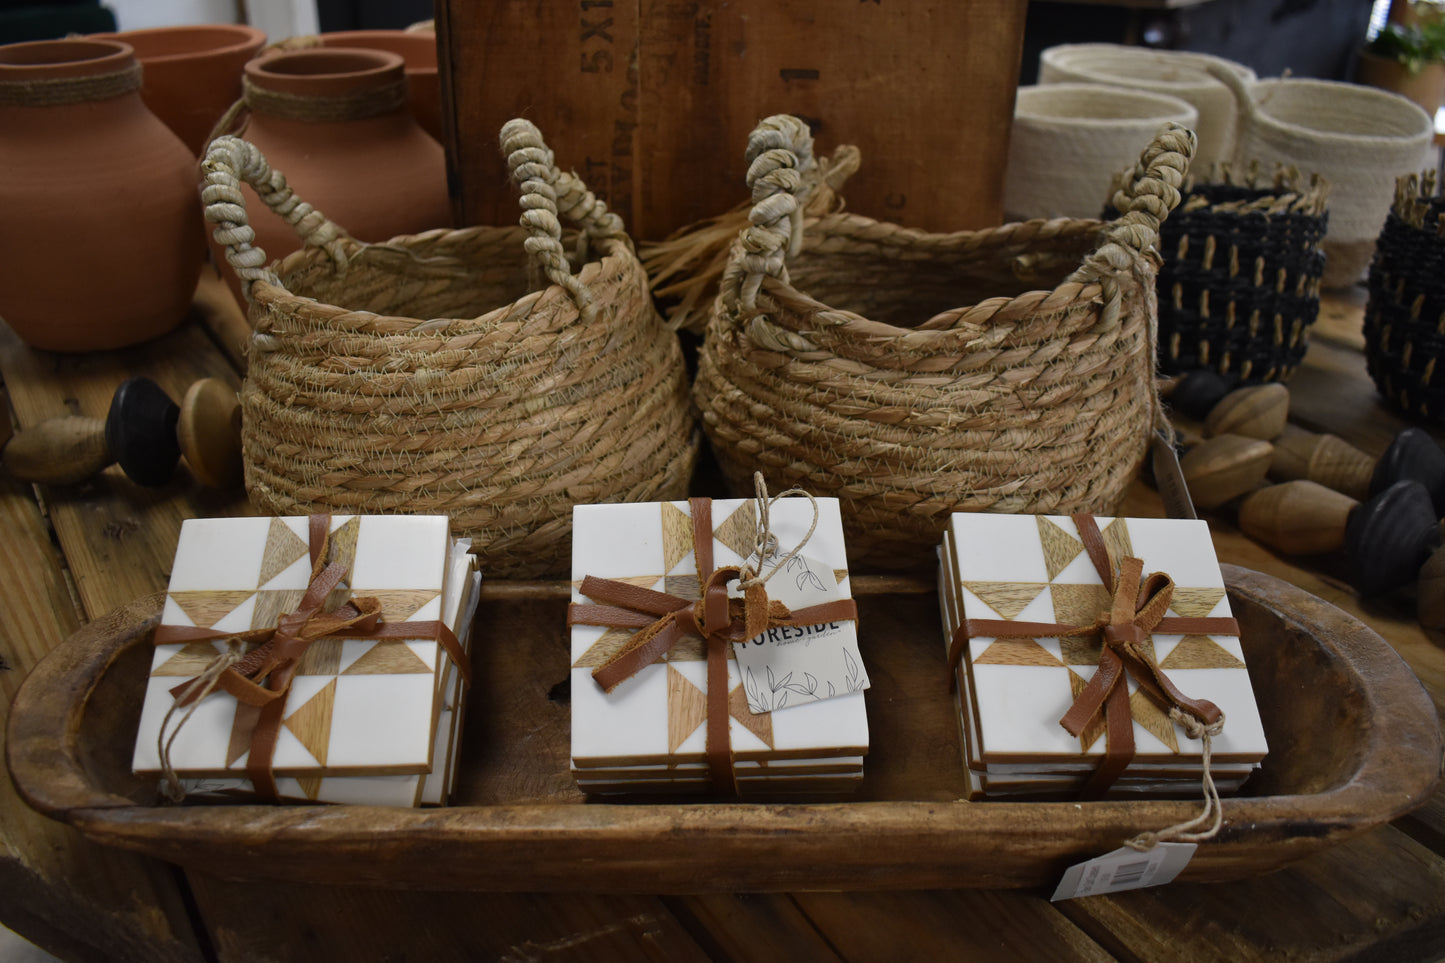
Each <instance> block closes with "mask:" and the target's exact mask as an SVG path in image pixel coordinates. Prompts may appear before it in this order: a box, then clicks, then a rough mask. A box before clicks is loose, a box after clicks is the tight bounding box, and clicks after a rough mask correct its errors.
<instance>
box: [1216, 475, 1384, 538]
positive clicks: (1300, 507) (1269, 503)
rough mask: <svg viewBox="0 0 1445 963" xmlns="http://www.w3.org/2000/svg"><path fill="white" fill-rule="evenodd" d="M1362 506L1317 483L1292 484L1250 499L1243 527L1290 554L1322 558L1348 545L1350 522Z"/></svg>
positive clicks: (1243, 505)
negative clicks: (1348, 524)
mask: <svg viewBox="0 0 1445 963" xmlns="http://www.w3.org/2000/svg"><path fill="white" fill-rule="evenodd" d="M1359 504H1360V503H1359V502H1358V501H1356V500H1355V499H1353V498H1351V497H1349V496H1348V495H1343V494H1341V493H1340V492H1337V491H1335V490H1334V489H1331V488H1326V487H1325V486H1324V485H1321V484H1319V483H1317V482H1312V481H1307V480H1303V479H1300V480H1296V481H1288V482H1285V483H1283V484H1281V485H1270V486H1269V487H1268V488H1261V489H1259V490H1258V491H1256V492H1253V493H1251V494H1250V495H1249V496H1248V497H1246V498H1245V499H1244V501H1243V502H1241V503H1240V506H1239V528H1240V530H1241V531H1243V532H1244V534H1246V535H1248V536H1249V537H1250V538H1252V539H1254V540H1255V541H1258V542H1263V543H1264V544H1266V545H1268V546H1269V547H1271V548H1274V549H1278V550H1279V551H1281V552H1284V553H1285V554H1286V555H1318V554H1321V553H1323V552H1332V551H1334V550H1336V549H1338V548H1341V547H1343V546H1344V544H1345V526H1346V523H1347V522H1348V521H1349V517H1350V512H1352V511H1354V510H1355V508H1356V507H1357V506H1358V505H1359Z"/></svg>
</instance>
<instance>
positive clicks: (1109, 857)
mask: <svg viewBox="0 0 1445 963" xmlns="http://www.w3.org/2000/svg"><path fill="white" fill-rule="evenodd" d="M1197 848H1198V846H1197V845H1196V844H1195V843H1157V844H1155V846H1154V848H1152V849H1146V850H1144V851H1143V852H1139V851H1138V850H1137V849H1130V848H1129V847H1127V846H1120V847H1119V848H1118V849H1116V850H1114V851H1113V852H1112V853H1105V854H1104V855H1103V856H1096V857H1094V858H1093V859H1091V860H1088V861H1087V862H1083V863H1077V864H1075V865H1073V866H1070V867H1069V868H1068V869H1067V870H1065V871H1064V878H1063V879H1061V880H1060V881H1059V886H1058V888H1057V889H1055V890H1054V895H1053V896H1051V897H1050V899H1051V900H1061V899H1074V898H1075V897H1078V896H1099V895H1102V894H1105V893H1122V892H1124V891H1125V890H1128V889H1143V888H1144V887H1146V886H1163V885H1164V884H1165V883H1167V882H1169V881H1171V880H1172V879H1174V877H1176V876H1178V875H1179V874H1180V873H1181V872H1183V871H1184V867H1185V866H1188V865H1189V860H1190V857H1192V856H1193V855H1194V850H1195V849H1197Z"/></svg>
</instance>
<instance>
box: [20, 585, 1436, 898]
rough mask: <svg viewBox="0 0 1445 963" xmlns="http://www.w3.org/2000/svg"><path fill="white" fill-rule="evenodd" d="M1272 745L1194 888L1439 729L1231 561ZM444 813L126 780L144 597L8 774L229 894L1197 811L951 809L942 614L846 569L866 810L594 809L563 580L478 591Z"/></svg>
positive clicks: (647, 880)
mask: <svg viewBox="0 0 1445 963" xmlns="http://www.w3.org/2000/svg"><path fill="white" fill-rule="evenodd" d="M1223 568H1224V575H1225V581H1226V583H1227V585H1228V586H1229V595H1230V604H1231V606H1232V607H1233V609H1234V613H1235V616H1236V618H1237V619H1238V620H1239V622H1240V625H1241V627H1242V629H1243V634H1242V639H1243V644H1244V648H1245V652H1246V656H1247V659H1248V662H1249V665H1250V669H1251V677H1252V679H1253V682H1254V686H1255V692H1256V695H1257V697H1258V701H1259V706H1260V712H1261V715H1262V717H1263V720H1264V725H1265V731H1266V732H1267V734H1268V736H1269V739H1270V744H1271V747H1272V751H1271V754H1270V756H1269V758H1268V759H1267V760H1266V761H1265V764H1264V767H1263V769H1262V770H1261V771H1260V772H1259V773H1257V774H1256V776H1255V777H1254V778H1253V779H1252V780H1251V782H1250V784H1249V785H1248V786H1247V795H1245V796H1243V797H1235V798H1229V799H1227V800H1226V801H1225V809H1224V813H1225V820H1226V821H1225V824H1224V828H1223V830H1222V831H1221V833H1220V835H1219V836H1218V837H1217V838H1216V839H1215V840H1213V841H1211V842H1208V843H1206V844H1203V845H1202V846H1201V847H1200V848H1199V851H1198V852H1197V853H1196V854H1195V856H1194V859H1193V861H1192V862H1191V863H1190V865H1189V867H1188V868H1187V869H1186V871H1185V873H1184V877H1183V878H1185V879H1192V880H1225V879H1232V878H1238V877H1243V876H1249V875H1254V874H1258V873H1263V872H1268V871H1270V870H1274V869H1277V868H1279V867H1280V866H1283V865H1284V864H1286V863H1288V862H1291V861H1293V860H1296V859H1299V858H1301V857H1303V856H1306V855H1309V854H1310V853H1312V852H1315V851H1317V850H1319V849H1322V848H1324V847H1328V846H1331V845H1334V844H1336V843H1338V842H1341V841H1343V840H1345V839H1347V838H1349V837H1351V836H1353V835H1356V834H1358V833H1361V832H1364V831H1366V830H1368V829H1370V828H1371V827H1374V826H1377V825H1380V824H1382V823H1385V822H1388V821H1389V820H1391V819H1394V818H1395V817H1397V816H1399V815H1401V814H1403V813H1405V812H1408V811H1410V810H1411V809H1413V808H1415V807H1417V806H1419V805H1421V804H1422V803H1423V802H1425V800H1426V798H1427V797H1428V796H1429V795H1430V793H1431V791H1432V789H1433V787H1434V785H1435V783H1436V780H1437V779H1438V778H1439V776H1440V771H1441V758H1442V746H1441V733H1440V727H1439V723H1438V720H1437V719H1436V715H1435V710H1434V707H1433V705H1432V704H1431V702H1430V699H1429V698H1428V697H1427V695H1426V693H1425V691H1424V689H1423V687H1422V686H1421V685H1420V683H1419V681H1418V680H1417V679H1416V678H1415V676H1414V675H1413V674H1412V673H1411V671H1410V669H1409V668H1408V667H1407V666H1406V665H1405V664H1404V662H1402V661H1401V660H1400V658H1399V657H1398V656H1397V655H1396V654H1395V652H1394V651H1393V650H1392V649H1391V648H1390V647H1389V645H1388V644H1386V642H1385V641H1384V640H1383V639H1381V638H1380V636H1379V635H1377V634H1375V633H1374V632H1373V631H1371V630H1370V629H1368V628H1366V627H1365V626H1364V625H1362V624H1361V623H1360V622H1359V621H1357V620H1355V619H1354V618H1352V617H1351V616H1349V615H1347V614H1345V613H1344V612H1342V611H1340V610H1339V609H1337V608H1335V607H1333V606H1331V605H1329V604H1328V603H1326V602H1324V601H1322V600H1320V599H1318V598H1316V597H1314V596H1312V595H1309V594H1308V593H1306V592H1304V591H1302V590H1301V589H1298V588H1295V587H1294V586H1292V585H1289V584H1288V583H1286V582H1283V581H1280V580H1279V579H1276V578H1273V577H1271V576H1267V575H1262V574H1260V573H1257V572H1252V571H1249V570H1247V569H1242V568H1238V567H1236V566H1231V565H1225V566H1224V567H1223ZM483 588H484V591H483V596H482V604H481V610H480V612H479V614H478V622H477V625H476V631H477V632H478V633H479V634H478V636H477V638H476V642H475V645H474V651H475V653H476V654H475V655H474V656H473V658H474V660H475V665H476V677H477V684H476V686H475V687H474V689H473V690H472V692H471V693H470V696H469V702H468V718H467V722H466V728H465V732H464V735H463V742H462V747H461V776H460V780H459V785H458V789H457V801H456V805H454V806H453V807H451V808H446V809H432V810H410V809H389V808H382V807H359V806H358V807H340V806H336V807H330V806H292V807H268V806H245V805H243V806H201V805H190V806H164V805H158V804H156V802H155V798H156V797H155V792H154V785H153V783H152V782H150V781H142V780H139V779H137V778H136V777H134V776H132V775H131V774H130V772H129V765H130V758H131V749H132V744H133V742H134V738H135V731H136V725H137V720H138V716H139V710H140V697H139V694H140V693H141V691H142V689H143V682H144V677H145V673H146V671H147V670H148V667H149V664H150V651H151V649H150V639H151V631H152V629H153V628H154V626H155V624H156V621H157V619H158V617H159V612H160V598H159V596H153V597H150V598H147V599H143V600H140V601H138V602H135V603H133V604H131V605H129V606H125V607H123V608H121V609H119V610H117V611H116V612H114V613H112V614H111V615H110V616H108V617H106V618H104V619H101V620H98V621H96V622H93V623H91V624H90V625H88V626H87V627H85V628H84V629H82V630H81V631H79V632H77V633H76V634H75V635H74V636H72V637H71V638H70V639H69V640H68V641H67V642H65V643H64V644H62V645H61V646H60V647H58V648H57V649H56V650H55V651H54V652H53V653H52V654H51V655H50V656H49V657H48V658H46V659H45V660H44V661H43V662H42V663H41V664H40V665H39V666H37V667H36V669H35V670H34V671H33V672H32V673H31V675H30V677H29V678H28V679H27V680H26V682H25V684H24V686H23V687H22V688H21V690H20V692H19V694H18V695H17V697H16V699H15V702H14V705H13V707H12V709H11V714H10V724H9V730H8V734H7V735H8V738H7V741H8V750H9V752H8V758H9V765H10V771H11V774H12V776H13V778H14V781H15V785H16V786H17V787H18V789H19V791H20V793H21V794H22V795H23V796H24V797H25V799H26V801H27V802H28V803H29V804H30V805H31V806H33V807H34V808H35V809H37V810H39V811H40V812H42V813H44V814H46V815H47V816H50V817H51V818H53V819H56V820H59V821H61V822H64V823H68V824H70V825H72V826H74V827H76V828H77V829H79V830H80V831H81V832H82V833H84V834H85V835H86V836H88V837H90V838H91V839H93V840H96V841H98V842H101V843H105V844H109V845H114V846H119V847H123V848H126V849H133V850H138V851H140V852H144V853H148V854H151V855H154V856H158V857H160V858H162V859H166V860H170V861H172V862H175V863H179V864H182V865H184V866H187V867H191V868H195V869H198V870H202V871H204V872H207V873H212V874H217V875H220V876H224V877H228V878H236V879H284V880H287V881H290V882H293V883H294V882H312V883H323V884H359V885H375V886H384V887H389V888H421V889H452V890H455V889H477V890H508V891H538V890H554V891H581V890H594V891H603V890H605V891H609V892H644V893H702V892H740V891H772V890H776V891H800V890H819V889H830V890H876V889H923V888H954V887H1018V886H1033V885H1037V884H1044V883H1050V882H1053V881H1055V880H1056V879H1057V878H1058V876H1059V874H1060V873H1061V872H1062V871H1063V869H1064V868H1065V867H1066V866H1067V865H1069V864H1070V863H1073V862H1077V861H1079V860H1081V859H1084V858H1087V857H1089V856H1094V855H1098V854H1100V853H1103V852H1107V851H1109V850H1112V849H1114V848H1115V847H1117V846H1118V845H1119V844H1120V843H1121V842H1122V841H1123V840H1124V839H1125V838H1127V837H1129V836H1131V835H1133V834H1134V833H1136V832H1138V831H1140V830H1144V829H1159V828H1162V827H1164V826H1167V825H1170V824H1173V823H1176V822H1178V821H1180V820H1182V819H1185V818H1187V817H1189V816H1192V815H1193V814H1194V813H1195V812H1197V810H1198V808H1199V805H1200V804H1199V801H1198V800H1190V801H1183V800H1181V801H1139V802H1112V801H1111V802H1091V803H1030V802H981V803H969V802H963V801H959V800H960V797H961V796H962V795H963V783H964V780H963V776H962V772H961V768H960V767H961V765H962V764H961V762H960V757H959V749H958V729H957V723H956V720H955V718H954V715H953V712H954V710H953V707H952V704H951V699H950V696H949V693H948V690H947V683H946V679H947V672H946V670H945V668H944V658H943V648H944V646H943V641H942V638H941V635H940V629H939V620H938V608H937V603H938V599H937V596H936V594H935V593H934V591H933V590H932V587H931V586H930V585H928V584H926V583H924V582H922V581H918V580H911V579H899V578H887V577H877V576H858V577H857V578H856V579H855V581H854V592H855V594H856V595H857V596H858V598H859V610H860V620H861V628H860V640H861V641H862V645H863V654H864V658H865V660H866V661H867V663H868V672H869V675H870V677H871V678H872V682H873V687H872V689H870V690H869V692H868V696H867V699H868V713H869V720H870V726H871V729H872V744H873V745H872V751H871V752H870V753H869V756H868V759H867V764H866V769H867V776H866V778H865V781H864V786H863V789H862V791H861V793H860V794H859V796H858V797H856V798H852V799H849V800H847V801H841V802H823V803H809V804H797V803H754V802H749V803H735V802H726V801H716V800H710V801H698V800H696V799H692V798H669V799H658V800H640V801H639V800H629V801H627V802H596V801H588V800H587V799H586V797H584V796H583V795H581V794H580V793H578V792H577V790H576V789H575V788H574V787H573V785H572V781H571V777H570V776H569V774H568V749H569V731H568V707H567V697H568V693H567V691H566V690H567V681H566V680H567V678H568V666H567V651H568V644H567V634H566V626H565V618H564V616H565V607H566V604H567V598H568V592H569V587H568V585H567V584H566V583H564V582H557V583H520V582H513V583H504V582H494V583H490V584H487V585H484V587H483Z"/></svg>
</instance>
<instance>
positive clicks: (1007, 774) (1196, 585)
mask: <svg viewBox="0 0 1445 963" xmlns="http://www.w3.org/2000/svg"><path fill="white" fill-rule="evenodd" d="M1085 524H1087V522H1086V523H1085ZM1093 524H1094V525H1095V526H1096V527H1097V530H1098V531H1099V533H1100V534H1101V535H1102V538H1103V544H1104V545H1105V546H1107V551H1108V559H1109V560H1110V561H1111V562H1112V564H1113V568H1114V570H1115V571H1116V572H1117V570H1118V568H1119V564H1120V561H1121V560H1122V559H1124V558H1126V557H1129V556H1133V557H1135V558H1138V559H1141V560H1142V562H1143V568H1142V570H1143V573H1144V575H1145V577H1146V579H1147V576H1148V575H1149V574H1150V573H1155V572H1160V573H1164V574H1167V575H1168V576H1169V577H1170V578H1171V579H1172V580H1173V583H1174V588H1173V594H1172V600H1171V601H1170V603H1169V608H1168V611H1167V613H1165V614H1166V616H1167V617H1170V618H1174V617H1189V618H1210V619H1227V618H1228V617H1229V615H1230V612H1229V601H1228V599H1227V598H1226V595H1225V588H1224V580H1223V577H1222V575H1221V573H1220V571H1219V564H1218V562H1217V560H1216V558H1215V554H1214V545H1213V543H1212V541H1211V540H1210V537H1209V529H1208V526H1207V525H1206V523H1205V522H1203V521H1192V520H1179V519H1155V518H1147V519H1139V518H1129V519H1124V518H1104V517H1100V518H1095V519H1093ZM939 554H940V561H941V564H940V566H939V598H940V606H941V610H942V620H943V626H944V638H945V643H946V644H949V645H953V644H954V643H955V634H956V633H957V632H958V630H959V627H960V625H961V624H962V623H963V622H964V620H988V621H999V620H1002V621H1008V622H1018V623H1047V624H1035V625H1033V626H1032V627H1030V629H1028V630H1027V631H1021V632H1020V633H1019V634H1018V635H1005V634H1003V633H1000V634H999V635H998V636H996V637H990V636H988V635H984V634H982V633H977V634H974V635H973V637H970V638H968V639H967V641H966V642H963V643H962V645H961V647H959V648H958V649H957V656H958V662H957V665H956V667H955V668H954V670H953V682H954V684H955V693H956V705H957V707H958V713H959V725H960V730H961V735H962V739H961V743H962V748H963V757H964V765H965V769H966V772H967V775H968V777H969V790H970V798H972V799H981V798H989V797H1019V796H1029V797H1038V798H1077V797H1079V795H1080V793H1081V792H1083V791H1084V789H1085V786H1086V783H1088V781H1089V778H1090V776H1091V775H1092V774H1093V773H1094V771H1095V770H1096V769H1097V768H1098V767H1099V765H1100V763H1101V761H1102V760H1103V757H1104V754H1105V748H1106V744H1107V742H1108V738H1107V736H1106V726H1105V721H1104V720H1105V714H1104V713H1103V712H1102V711H1101V712H1100V713H1099V714H1098V715H1097V716H1095V717H1094V718H1092V719H1091V720H1090V722H1089V724H1088V725H1087V726H1086V727H1084V728H1083V729H1082V731H1081V732H1080V733H1079V735H1078V736H1074V735H1071V734H1070V733H1069V732H1068V731H1067V730H1065V728H1064V727H1063V726H1062V725H1060V720H1061V719H1062V718H1063V717H1064V716H1065V714H1066V713H1068V712H1069V711H1070V708H1071V707H1072V706H1073V704H1074V702H1075V700H1076V699H1077V698H1078V697H1079V695H1080V693H1081V692H1083V691H1084V690H1085V687H1086V685H1087V683H1088V682H1089V680H1090V679H1092V678H1093V676H1094V674H1095V672H1096V671H1097V669H1098V666H1099V661H1100V658H1101V649H1102V644H1101V642H1100V633H1099V632H1097V631H1096V632H1094V633H1092V634H1090V635H1084V636H1076V637H1068V636H1064V637H1060V636H1058V635H1053V636H1051V635H1048V634H1046V633H1045V632H1044V631H1043V630H1044V629H1047V628H1049V627H1050V626H1053V627H1055V628H1059V627H1061V626H1088V625H1090V624H1092V623H1095V622H1096V620H1099V619H1100V618H1102V617H1108V616H1109V614H1110V609H1111V598H1110V592H1109V591H1108V590H1107V589H1106V588H1105V585H1104V581H1103V579H1102V577H1101V575H1100V572H1099V570H1098V567H1097V565H1096V564H1095V562H1094V561H1092V560H1091V558H1090V556H1089V553H1088V551H1087V550H1086V548H1085V545H1084V542H1083V541H1082V539H1081V535H1080V529H1079V523H1078V522H1077V521H1076V520H1075V519H1073V518H1069V517H1063V516H1034V515H991V514H955V515H953V516H952V518H951V519H950V521H949V524H948V527H947V528H946V529H945V531H944V538H943V545H942V548H941V549H940V553H939ZM1131 611H1132V606H1131ZM1169 627H1170V623H1169V622H1167V621H1166V622H1164V623H1162V624H1161V625H1160V626H1159V628H1160V629H1161V630H1167V629H1168V628H1169ZM1236 632H1237V630H1236ZM1138 645H1139V649H1140V650H1141V651H1142V652H1144V653H1145V654H1147V655H1148V656H1149V658H1151V659H1152V660H1153V661H1154V662H1155V663H1156V664H1157V666H1158V668H1159V669H1160V670H1162V672H1163V673H1165V674H1166V675H1167V679H1168V680H1169V681H1170V682H1172V684H1173V685H1174V687H1175V688H1176V689H1177V690H1178V691H1180V692H1182V693H1183V694H1185V695H1187V696H1188V697H1190V698H1191V699H1195V700H1208V701H1209V702H1211V703H1213V704H1214V705H1215V706H1217V707H1218V708H1219V709H1220V710H1222V712H1223V714H1224V719H1225V722H1224V724H1223V731H1222V732H1221V733H1220V734H1219V735H1217V736H1215V737H1214V738H1213V740H1212V756H1211V761H1210V771H1211V773H1212V774H1213V777H1214V781H1215V783H1216V785H1217V786H1218V787H1219V790H1220V791H1221V792H1230V791H1233V790H1237V789H1238V788H1239V786H1240V785H1241V784H1242V783H1243V782H1244V781H1245V779H1247V778H1248V777H1249V775H1250V773H1251V772H1253V771H1254V769H1256V768H1258V766H1259V764H1260V761H1261V759H1263V757H1264V755H1265V752H1266V751H1267V746H1266V744H1265V737H1264V729H1263V727H1262V725H1261V723H1260V719H1259V710H1258V707H1257V706H1256V704H1255V699H1254V690H1253V689H1252V688H1251V686H1250V681H1249V671H1248V669H1247V668H1246V666H1245V663H1244V653H1243V650H1242V649H1241V647H1240V644H1239V638H1238V636H1237V634H1227V633H1221V632H1218V631H1213V632H1210V633H1209V634H1202V633H1195V634H1172V635H1171V634H1165V633H1164V631H1155V632H1153V633H1152V634H1151V635H1149V636H1148V637H1146V638H1145V639H1144V640H1143V641H1142V642H1140V643H1139V644H1138ZM1119 684H1120V685H1125V684H1127V686H1128V690H1127V691H1128V699H1127V704H1128V709H1129V713H1130V714H1131V715H1132V729H1133V735H1134V755H1133V758H1132V759H1131V760H1130V761H1129V762H1128V765H1127V767H1126V768H1124V769H1123V771H1122V773H1121V774H1120V775H1119V776H1118V777H1117V778H1116V779H1115V780H1114V781H1113V783H1112V786H1111V787H1110V788H1109V789H1108V795H1109V796H1110V797H1120V798H1131V797H1151V796H1160V797H1163V796H1190V795H1197V794H1198V793H1199V791H1200V780H1201V776H1202V769H1203V759H1202V755H1201V750H1202V742H1201V741H1200V740H1196V739H1190V738H1188V737H1187V736H1186V734H1185V732H1184V730H1183V728H1181V727H1180V726H1179V725H1178V724H1176V723H1175V722H1174V721H1173V720H1171V719H1170V717H1169V715H1168V708H1167V706H1166V705H1165V704H1164V703H1163V702H1162V701H1161V700H1160V699H1159V698H1157V697H1156V696H1154V695H1152V694H1151V693H1150V692H1149V691H1146V690H1145V689H1142V688H1140V687H1139V684H1138V681H1137V679H1136V678H1134V676H1133V674H1132V673H1126V674H1125V675H1124V678H1123V679H1122V680H1121V682H1120V683H1119ZM1125 718H1126V719H1127V717H1125ZM1125 731H1127V730H1125ZM1096 785H1097V784H1096Z"/></svg>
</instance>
